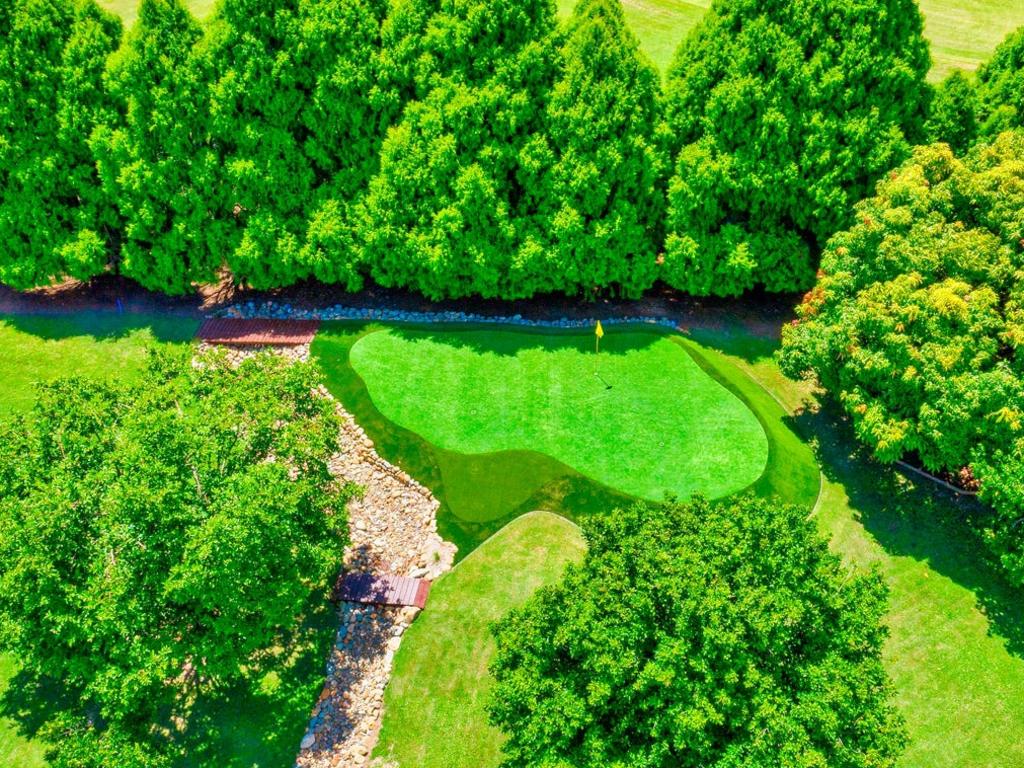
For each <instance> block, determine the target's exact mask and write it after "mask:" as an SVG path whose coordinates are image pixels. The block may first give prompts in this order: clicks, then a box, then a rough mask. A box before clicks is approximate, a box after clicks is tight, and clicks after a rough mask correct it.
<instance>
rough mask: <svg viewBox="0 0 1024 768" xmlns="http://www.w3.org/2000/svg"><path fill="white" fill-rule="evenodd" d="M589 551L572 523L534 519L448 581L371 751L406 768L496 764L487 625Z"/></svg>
mask: <svg viewBox="0 0 1024 768" xmlns="http://www.w3.org/2000/svg"><path fill="white" fill-rule="evenodd" d="M584 549H585V544H584V542H583V537H582V535H581V533H580V531H579V529H578V528H577V527H576V526H575V525H573V524H572V523H570V522H569V521H567V520H565V519H564V518H561V517H558V516H556V515H552V514H550V513H547V512H534V513H531V514H528V515H523V516H522V517H519V518H517V519H516V520H515V521H513V522H512V523H509V525H507V526H506V527H505V528H503V529H502V530H501V531H500V532H499V533H497V534H496V535H495V536H494V537H492V538H491V539H489V540H487V541H486V542H484V544H482V545H481V546H480V547H479V548H477V549H476V550H474V551H473V553H472V554H471V555H469V557H467V558H466V559H465V560H463V561H462V562H460V563H459V564H458V565H457V566H456V567H455V569H454V570H452V571H451V572H450V573H447V574H445V575H444V576H442V577H441V579H440V580H438V581H437V583H436V584H434V586H433V588H432V589H431V593H430V602H429V604H428V607H427V609H426V610H425V611H424V612H423V614H422V615H421V616H420V617H419V618H418V619H417V620H416V622H415V623H414V624H413V625H412V626H411V627H410V628H409V630H408V631H407V632H406V635H405V638H404V639H403V641H402V646H401V648H400V649H399V652H398V654H397V656H396V658H395V667H394V676H393V678H392V681H391V684H390V685H389V686H388V689H387V692H386V695H385V698H384V709H385V712H386V716H385V718H384V726H383V729H382V730H381V733H380V741H379V743H378V746H377V749H376V751H375V753H374V754H375V755H377V756H380V757H384V758H386V759H388V760H394V761H396V762H397V763H398V765H399V766H401V768H456V766H465V767H466V768H470V767H471V766H472V768H486V767H487V766H495V765H497V762H498V759H499V748H500V745H501V734H500V732H498V731H497V730H496V729H494V728H492V727H491V726H490V725H488V723H487V715H486V712H485V710H484V706H485V703H486V701H487V696H488V694H489V692H490V677H489V675H488V673H487V665H488V664H489V663H490V661H491V658H492V657H493V655H494V650H495V647H494V641H493V639H492V638H491V633H490V629H489V626H490V623H491V622H492V621H495V620H496V619H499V618H501V617H502V616H503V615H505V613H507V612H508V611H509V610H511V609H512V608H515V607H516V606H519V605H522V604H523V602H525V601H526V599H527V598H528V597H529V596H530V595H531V594H533V593H534V592H535V591H536V590H537V589H539V588H540V587H543V586H545V585H548V584H553V583H555V582H556V581H557V580H558V579H559V578H560V577H561V574H562V572H563V570H564V569H565V566H566V565H567V564H568V563H571V562H578V561H579V560H581V559H582V557H583V552H584Z"/></svg>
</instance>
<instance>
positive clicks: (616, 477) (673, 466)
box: [350, 330, 768, 501]
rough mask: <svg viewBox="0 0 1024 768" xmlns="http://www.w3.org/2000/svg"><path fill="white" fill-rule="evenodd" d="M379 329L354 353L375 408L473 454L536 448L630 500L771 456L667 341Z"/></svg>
mask: <svg viewBox="0 0 1024 768" xmlns="http://www.w3.org/2000/svg"><path fill="white" fill-rule="evenodd" d="M603 346H604V349H603V350H601V352H600V354H595V350H594V336H593V334H591V333H585V334H573V335H571V336H569V335H558V336H550V335H548V336H538V335H536V334H522V333H515V332H511V331H507V330H505V331H502V330H478V331H454V332H448V333H441V334H437V333H431V332H422V331H421V332H401V331H398V330H386V331H378V332H376V333H370V334H367V335H366V336H363V337H362V338H361V339H360V340H359V341H358V342H357V343H356V344H355V346H353V347H352V352H351V355H350V359H351V362H352V367H353V368H354V369H355V372H356V373H357V374H358V375H359V376H360V377H361V378H362V379H363V381H364V383H365V384H366V386H367V389H368V390H369V393H370V397H371V398H372V399H373V401H374V404H375V405H376V406H377V408H378V410H380V411H381V413H383V414H384V415H385V416H386V417H387V418H388V419H390V420H391V421H393V422H395V423H396V424H398V425H399V426H402V427H404V428H406V429H409V430H411V431H413V432H416V433H418V434H419V435H421V436H422V437H424V438H426V439H427V440H429V441H430V442H431V443H433V444H434V445H437V446H440V447H441V448H444V449H446V450H449V451H457V452H459V453H467V454H483V453H497V452H499V451H512V450H515V451H528V450H532V451H537V452H538V453H543V454H545V455H547V456H549V457H551V458H553V459H556V460H558V461H560V462H561V463H563V464H566V465H568V466H570V467H572V468H573V469H574V470H576V471H577V472H579V473H580V474H582V475H584V476H586V477H589V478H590V479H592V480H596V481H597V482H599V483H601V484H603V485H607V486H609V487H611V488H613V489H615V490H617V491H621V492H623V493H626V494H628V495H630V496H635V497H638V498H643V499H650V500H654V501H660V500H662V499H664V498H665V497H666V495H673V496H677V497H680V498H685V497H689V496H690V495H691V494H693V493H698V492H699V493H703V494H704V495H706V496H709V497H712V498H715V497H719V496H724V495H726V494H728V493H732V492H734V491H738V490H740V489H741V488H745V487H746V486H748V485H751V484H752V483H753V482H754V481H755V480H757V478H758V477H760V476H761V473H762V472H763V471H764V468H765V464H766V463H767V461H768V440H767V438H766V437H765V434H764V430H763V429H762V428H761V424H760V423H759V422H758V420H757V417H755V416H754V414H753V413H752V412H751V411H750V409H749V408H747V407H746V405H744V403H743V402H742V401H741V400H740V399H739V398H738V397H736V396H735V395H733V394H732V393H731V392H729V390H727V389H726V388H725V387H723V386H721V385H720V384H718V382H716V381H715V380H714V379H712V378H711V377H710V376H708V374H707V373H705V372H704V371H703V370H702V369H701V368H700V366H698V365H697V363H696V362H695V361H694V360H693V358H692V357H690V355H689V354H687V352H686V350H685V349H684V348H683V346H682V344H680V343H679V342H678V341H676V340H675V339H673V338H671V337H669V336H662V335H655V334H651V333H649V332H618V331H616V332H611V333H608V335H607V336H606V337H605V338H604V340H603Z"/></svg>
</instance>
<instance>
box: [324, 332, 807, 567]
mask: <svg viewBox="0 0 1024 768" xmlns="http://www.w3.org/2000/svg"><path fill="white" fill-rule="evenodd" d="M394 326H399V327H401V328H403V329H409V330H425V331H434V332H437V331H441V332H446V331H458V330H467V329H481V328H482V329H488V330H491V329H495V328H498V329H503V330H511V331H514V332H516V333H522V334H534V335H551V334H561V335H575V334H578V333H579V330H578V329H561V328H550V327H528V326H527V327H524V326H517V325H494V324H482V323H434V324H424V323H384V322H376V321H353V320H348V321H345V320H342V321H329V322H325V323H323V324H322V325H321V329H320V332H319V333H318V334H317V336H316V338H315V339H314V341H313V344H312V348H311V352H312V355H313V357H314V358H315V359H316V360H317V361H318V363H319V364H320V366H321V370H322V371H323V372H324V376H325V383H326V385H327V387H328V389H329V390H330V391H331V393H332V394H333V395H334V396H335V397H336V398H337V399H338V400H339V401H340V402H341V403H342V404H343V405H344V406H345V407H346V408H347V409H348V410H349V411H350V412H351V413H352V414H353V415H354V416H355V418H356V420H357V421H358V422H359V424H360V426H361V427H362V428H363V429H364V430H366V432H367V434H368V435H369V437H370V438H371V439H372V440H373V441H374V443H375V445H376V447H377V451H378V452H379V453H380V454H381V455H382V456H383V457H384V458H385V459H387V460H388V461H391V462H392V463H394V464H397V465H399V466H401V467H402V468H403V469H404V470H405V471H406V472H408V473H409V474H410V475H412V476H413V477H415V478H416V479H417V480H418V481H419V482H421V483H422V484H423V485H425V486H427V487H428V488H430V489H431V490H432V491H433V493H434V495H435V496H436V497H437V498H438V500H439V501H441V505H442V508H441V510H439V512H438V532H439V533H440V534H441V536H443V537H444V538H445V539H447V540H448V541H452V542H454V543H455V544H456V545H457V546H458V548H459V554H460V557H462V556H464V555H465V554H466V553H467V552H470V551H472V550H473V549H475V548H476V547H477V546H479V545H480V543H481V542H482V541H483V540H484V539H486V538H487V537H488V536H490V535H493V534H494V533H495V532H496V531H498V530H500V529H501V528H502V527H504V526H505V525H507V524H508V523H509V522H511V521H512V520H514V519H515V518H517V517H518V516H519V515H521V514H523V513H524V512H528V511H530V510H534V509H546V510H550V511H552V512H556V513H558V514H561V515H564V516H566V517H568V518H569V519H572V520H579V519H581V518H582V517H585V516H587V515H589V514H593V513H597V512H602V511H607V510H609V509H614V508H615V507H619V506H623V505H625V504H629V503H630V502H631V501H632V500H633V499H632V498H631V497H628V496H626V495H624V494H621V493H618V492H616V491H614V490H613V489H611V488H608V487H607V486H603V485H601V484H600V483H598V482H596V481H593V480H590V479H588V478H585V477H583V476H582V475H580V474H579V473H577V472H576V471H575V470H573V469H572V468H571V467H568V466H566V465H564V464H561V463H560V462H557V460H555V459H552V458H550V457H547V456H543V455H540V454H535V453H532V452H529V451H518V452H499V453H495V454H483V455H480V456H466V455H462V454H457V453H454V452H449V451H444V450H442V449H439V448H437V447H436V446H434V445H432V444H430V443H429V442H427V441H426V440H425V439H423V438H422V437H421V436H420V435H418V434H416V433H414V432H411V431H410V430H407V429H404V428H403V427H401V426H399V425H397V424H394V423H393V422H391V421H390V420H388V419H387V418H386V417H385V416H384V415H383V414H382V413H380V411H379V410H378V409H377V408H376V406H375V405H374V403H373V401H372V398H371V397H370V395H369V392H368V390H367V388H366V385H365V383H364V382H363V380H362V379H361V378H360V376H359V374H358V373H357V372H356V371H355V370H354V369H353V367H352V366H351V365H350V362H349V360H348V351H349V350H350V349H351V347H352V345H353V344H355V342H356V341H357V340H358V339H359V338H361V337H362V336H363V335H365V334H367V333H371V332H374V331H376V330H385V329H387V328H390V327H394ZM625 327H627V328H630V329H635V330H643V331H646V332H649V333H652V334H658V335H662V336H668V337H669V338H671V339H673V340H674V341H675V342H676V343H678V344H680V345H681V346H682V347H683V349H684V350H685V351H686V352H687V353H689V354H690V356H691V357H692V358H693V359H694V360H695V361H696V363H697V364H698V366H700V367H701V368H702V369H703V370H704V371H705V372H706V373H707V374H709V375H710V376H712V378H713V379H714V380H715V381H717V382H718V383H719V384H721V385H722V386H724V387H725V388H726V389H727V390H728V391H730V392H731V393H732V394H734V395H735V396H736V397H738V398H739V399H740V400H741V401H742V402H743V403H744V405H745V406H746V407H748V408H749V409H750V410H751V411H752V412H753V413H754V415H755V417H756V418H757V419H758V421H759V422H760V424H761V427H762V429H763V431H764V433H765V435H766V437H767V439H768V451H769V458H768V462H767V465H766V468H765V470H764V472H763V473H762V475H761V476H760V477H759V478H758V479H757V480H756V481H755V482H754V483H753V484H752V485H750V486H747V487H746V488H743V489H741V490H740V491H738V492H737V493H738V494H742V493H750V492H753V493H757V494H761V495H774V496H777V497H779V498H781V499H782V500H784V501H786V502H789V503H793V504H797V505H800V506H805V507H807V508H808V509H810V508H812V507H813V506H814V504H815V501H816V499H817V497H818V491H819V485H820V473H819V469H818V465H817V463H816V461H815V457H814V454H813V452H812V451H811V450H810V448H809V447H808V446H806V445H805V444H804V443H803V442H802V441H801V440H800V438H799V437H798V436H797V434H796V433H795V432H794V431H793V428H792V426H791V424H790V421H791V419H790V416H789V414H788V413H787V412H786V411H785V410H784V409H783V408H782V407H781V406H780V405H779V403H778V402H777V401H776V400H775V399H774V398H773V397H772V396H771V395H770V394H769V393H768V392H767V391H766V390H765V389H763V388H762V387H761V386H760V385H759V384H758V383H757V382H756V381H755V380H754V379H752V378H751V377H750V376H749V375H748V374H747V373H746V372H744V371H742V370H740V369H739V368H737V367H736V366H735V365H734V364H733V363H732V362H731V361H730V360H729V359H728V357H727V356H726V355H725V354H723V353H722V352H719V351H717V350H716V349H714V348H712V347H710V346H708V345H706V344H701V343H698V342H697V341H696V340H694V339H693V338H690V337H689V336H686V335H683V334H681V333H679V332H678V331H673V330H669V329H667V328H662V327H659V326H653V325H650V324H646V323H637V324H628V325H626V326H625ZM507 461H513V462H517V463H519V464H521V465H525V466H527V467H528V468H529V472H527V473H525V475H526V477H525V479H524V478H517V477H513V476H512V475H513V474H514V473H509V472H501V473H499V474H498V480H499V481H500V482H498V483H496V482H494V478H495V472H494V471H493V469H494V468H495V467H500V465H502V463H503V462H507ZM485 476H486V478H487V479H488V480H490V481H491V482H489V483H488V494H481V493H480V491H479V487H480V485H479V482H478V481H479V480H480V479H481V478H483V477H485ZM526 480H529V483H526ZM734 495H736V494H734ZM485 496H486V498H485ZM724 498H725V499H729V498H732V496H726V497H724ZM495 499H497V500H498V501H499V503H498V505H497V507H499V509H498V512H497V513H495V504H494V502H495ZM454 505H458V510H459V511H458V513H455V512H453V511H452V508H453V506H454Z"/></svg>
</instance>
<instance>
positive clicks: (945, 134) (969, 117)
mask: <svg viewBox="0 0 1024 768" xmlns="http://www.w3.org/2000/svg"><path fill="white" fill-rule="evenodd" d="M925 136H926V137H927V139H928V141H929V142H932V143H934V142H938V141H944V142H945V143H947V144H949V146H950V147H951V148H952V149H953V151H954V152H956V153H957V154H963V153H964V152H966V151H967V150H968V148H970V146H971V145H972V144H973V143H974V140H975V139H976V138H977V136H978V95H977V93H976V92H975V90H974V84H973V83H972V82H971V81H970V80H969V79H968V78H967V76H966V75H964V73H963V72H961V71H960V70H957V71H955V72H953V74H951V75H950V76H949V77H947V78H946V79H945V80H943V81H942V82H941V83H940V84H939V85H938V87H936V88H935V90H934V92H933V94H932V102H931V104H930V105H929V107H928V121H927V122H926V123H925Z"/></svg>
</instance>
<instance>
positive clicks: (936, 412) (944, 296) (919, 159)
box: [782, 132, 1024, 580]
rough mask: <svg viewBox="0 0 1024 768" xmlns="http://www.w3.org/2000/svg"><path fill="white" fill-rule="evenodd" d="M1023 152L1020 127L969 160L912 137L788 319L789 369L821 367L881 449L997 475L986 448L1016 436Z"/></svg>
mask: <svg viewBox="0 0 1024 768" xmlns="http://www.w3.org/2000/svg"><path fill="white" fill-rule="evenodd" d="M1022 162H1024V133H1020V132H1016V133H1015V132H1008V133H1005V134H1002V135H1001V136H999V137H998V139H997V140H996V141H995V142H994V143H993V144H991V145H980V146H978V147H976V148H975V149H974V150H973V151H972V152H971V153H970V154H969V155H968V156H967V157H966V158H965V159H963V160H958V159H956V158H955V157H954V156H953V154H952V153H951V151H950V150H949V149H948V148H947V147H945V146H943V145H935V146H928V147H921V148H918V149H917V150H915V152H914V156H913V158H912V159H911V160H910V161H908V162H907V163H906V164H905V165H904V166H903V167H902V168H900V169H899V170H897V171H894V172H893V173H891V174H890V176H889V177H887V178H885V179H884V180H883V181H881V182H880V183H879V185H878V188H877V190H876V194H875V196H874V197H871V198H869V199H867V200H865V201H863V202H862V203H860V204H859V205H858V206H857V209H856V219H857V223H856V224H855V225H854V226H853V227H851V228H850V229H849V230H846V231H843V232H840V233H838V234H837V235H836V236H835V237H834V238H833V239H832V241H831V242H830V243H829V246H828V248H827V249H826V252H825V255H824V258H823V260H822V271H821V273H820V276H819V280H818V283H817V285H816V286H815V288H814V289H813V290H812V291H811V292H810V293H809V294H807V296H806V297H805V299H804V301H803V303H802V304H801V305H800V306H799V307H798V318H799V319H798V320H797V321H795V322H794V324H793V325H791V326H788V327H786V328H785V329H784V331H783V355H782V363H783V368H784V369H785V370H786V371H787V372H788V373H790V374H791V375H801V374H805V373H808V372H811V373H813V374H814V375H816V376H817V378H818V379H819V380H820V382H821V384H822V385H823V386H824V387H825V388H826V389H827V390H828V391H829V392H831V393H832V395H833V396H835V397H836V398H837V399H838V400H839V402H840V403H841V404H842V406H843V408H844V409H845V410H846V411H847V413H848V414H849V415H850V418H851V420H852V423H853V426H854V428H855V429H856V431H857V434H858V436H859V437H860V438H861V439H862V440H863V441H864V442H865V443H867V445H868V446H870V447H871V448H872V449H873V450H874V452H875V454H876V455H877V456H878V457H879V458H880V459H882V460H885V461H892V460H895V459H898V458H900V457H901V456H905V455H908V454H910V455H916V456H917V457H918V458H919V459H920V460H921V461H922V462H923V463H924V465H925V466H926V467H928V468H929V469H932V470H939V469H950V470H957V469H959V468H961V467H964V466H965V465H968V464H970V463H972V461H973V462H975V463H976V465H977V466H976V467H975V471H976V472H977V473H978V475H979V477H980V479H981V480H982V485H983V487H984V486H985V485H986V484H987V483H988V482H990V481H991V482H1000V481H999V480H998V479H997V476H998V475H999V470H998V468H997V467H996V466H995V465H993V464H992V462H993V461H995V462H996V463H998V456H1000V455H1001V454H999V453H993V451H994V450H996V449H999V450H1003V449H1005V448H1006V447H1007V446H1013V445H1014V444H1015V442H1016V441H1017V440H1019V439H1021V438H1022V437H1024V351H1022V350H1024V309H1022V307H1024V302H1022V299H1024V281H1022V279H1021V276H1022V275H1024V183H1022V181H1021V166H1022ZM1015 456H1016V457H1017V458H1019V454H1016V453H1013V454H1012V455H1011V456H1009V457H1008V458H1010V459H1013V460H1016V459H1014V457H1015ZM1005 481H1006V483H1005V485H1003V486H1002V487H1004V488H1006V489H1010V488H1012V487H1013V486H1012V483H1013V481H1012V477H1011V476H1007V477H1006V478H1005ZM1009 495H1013V494H1012V493H1011V494H1009ZM991 498H993V499H994V500H996V501H998V500H999V499H1005V498H1008V496H1007V495H1006V494H1004V492H1003V491H999V490H996V489H995V488H993V489H992V491H991ZM1022 501H1024V499H1021V498H1020V497H1019V496H1017V498H1016V501H1015V502H1014V504H1015V505H1016V506H1015V509H1016V510H1018V511H1017V512H1013V511H1012V510H1010V509H1004V510H1003V513H1004V514H1005V515H1006V518H1007V519H1006V521H1005V522H1006V524H1005V525H999V526H997V527H998V531H997V532H996V533H994V534H993V536H995V537H996V538H1000V537H1011V538H1012V539H1013V541H1015V542H1017V543H1016V544H1012V545H1011V544H1010V543H1009V542H1004V543H1003V544H999V545H997V548H998V549H1000V550H1002V549H1006V548H1007V547H1008V548H1009V549H1010V550H1011V551H1015V552H1016V553H1017V554H1016V555H1015V557H1017V558H1018V559H1019V558H1020V544H1019V542H1020V540H1021V538H1022V535H1024V534H1022V532H1021V530H1020V526H1019V525H1011V524H1010V523H1011V522H1012V521H1014V520H1017V519H1018V518H1020V516H1021V515H1020V513H1019V510H1021V509H1022V508H1024V504H1022ZM1000 503H1006V502H1005V501H1004V502H1000ZM1018 568H1020V566H1018ZM1018 580H1020V578H1019V576H1018Z"/></svg>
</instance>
